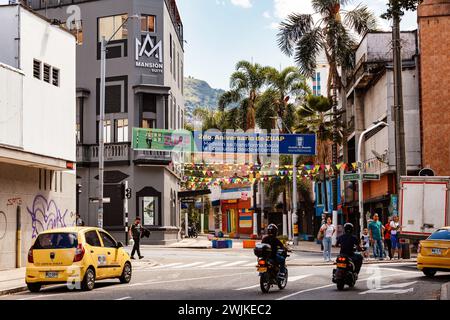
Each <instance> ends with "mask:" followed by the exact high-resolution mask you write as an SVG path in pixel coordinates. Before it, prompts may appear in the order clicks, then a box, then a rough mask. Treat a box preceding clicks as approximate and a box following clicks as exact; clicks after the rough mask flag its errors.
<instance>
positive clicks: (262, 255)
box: [254, 244, 289, 293]
mask: <svg viewBox="0 0 450 320" xmlns="http://www.w3.org/2000/svg"><path fill="white" fill-rule="evenodd" d="M254 253H255V255H256V256H257V257H258V264H257V266H256V268H257V271H258V272H259V283H260V288H261V291H262V292H263V293H269V291H270V289H271V288H272V286H274V285H276V286H278V288H279V289H280V290H283V289H284V288H286V285H287V283H288V269H287V267H286V266H285V270H286V273H285V274H284V275H282V274H280V268H279V267H278V265H275V264H274V263H273V262H272V260H271V259H269V258H270V256H271V253H272V249H271V247H270V245H268V244H258V245H257V246H256V248H255V249H254ZM278 253H279V254H282V255H284V256H285V257H289V255H288V254H287V252H286V251H285V250H282V249H280V250H278Z"/></svg>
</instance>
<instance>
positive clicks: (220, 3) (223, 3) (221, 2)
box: [216, 0, 225, 6]
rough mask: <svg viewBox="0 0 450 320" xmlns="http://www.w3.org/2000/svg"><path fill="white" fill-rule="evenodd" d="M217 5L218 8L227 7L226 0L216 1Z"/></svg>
mask: <svg viewBox="0 0 450 320" xmlns="http://www.w3.org/2000/svg"><path fill="white" fill-rule="evenodd" d="M216 4H217V5H218V6H224V5H225V1H224V0H216Z"/></svg>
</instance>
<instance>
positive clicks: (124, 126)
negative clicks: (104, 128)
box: [116, 119, 129, 142]
mask: <svg viewBox="0 0 450 320" xmlns="http://www.w3.org/2000/svg"><path fill="white" fill-rule="evenodd" d="M128 141H129V140H128V119H118V120H116V142H128Z"/></svg>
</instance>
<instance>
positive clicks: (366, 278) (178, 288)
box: [0, 247, 450, 300]
mask: <svg viewBox="0 0 450 320" xmlns="http://www.w3.org/2000/svg"><path fill="white" fill-rule="evenodd" d="M142 253H143V255H144V256H145V258H144V259H143V260H140V261H134V262H133V268H134V269H133V278H132V281H131V283H130V284H127V285H122V284H120V283H119V281H118V280H105V281H99V282H97V284H96V287H95V289H94V290H93V291H90V292H83V291H71V290H68V289H67V287H66V286H65V285H57V286H49V287H44V288H43V289H42V290H41V292H39V293H30V292H22V293H17V294H13V295H9V296H3V297H1V298H0V299H1V300H97V299H101V300H104V299H108V300H267V299H268V300H322V299H323V300H325V299H326V300H341V299H342V300H367V299H369V300H370V299H377V300H436V299H439V293H440V288H441V285H442V284H444V283H445V282H448V281H450V275H449V274H445V273H438V274H437V275H436V277H435V278H434V279H429V278H426V277H425V276H424V275H423V274H422V273H421V272H419V271H417V270H416V267H415V263H411V262H399V263H397V262H396V263H384V264H376V263H371V264H365V265H364V266H363V269H362V271H361V274H360V276H359V280H358V283H357V285H356V287H355V288H353V289H348V288H346V289H345V291H342V292H340V291H337V289H336V285H335V284H333V283H332V282H331V273H332V269H333V265H332V264H329V265H324V264H323V263H318V261H320V259H321V254H320V253H307V252H299V251H296V252H292V253H291V256H290V257H289V258H288V262H287V265H288V268H289V283H288V285H287V287H286V289H285V290H282V291H280V290H278V288H275V287H273V288H272V290H271V292H270V293H269V294H262V293H261V291H260V288H259V278H258V274H257V272H256V270H255V261H256V258H255V256H254V255H253V251H252V250H243V249H238V250H236V249H230V250H224V251H218V250H196V249H172V248H151V247H145V248H143V251H142ZM317 264H319V265H317Z"/></svg>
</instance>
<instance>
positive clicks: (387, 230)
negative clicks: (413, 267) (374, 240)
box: [384, 217, 392, 260]
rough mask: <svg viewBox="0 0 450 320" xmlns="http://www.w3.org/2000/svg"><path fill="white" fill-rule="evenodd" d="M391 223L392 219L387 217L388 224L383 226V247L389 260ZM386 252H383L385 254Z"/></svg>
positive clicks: (390, 256)
mask: <svg viewBox="0 0 450 320" xmlns="http://www.w3.org/2000/svg"><path fill="white" fill-rule="evenodd" d="M391 221H392V218H391V217H389V219H388V222H387V223H386V224H385V226H384V247H385V249H386V250H387V253H388V254H387V255H388V256H389V260H392V242H391ZM386 250H384V252H386ZM385 256H386V253H385Z"/></svg>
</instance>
